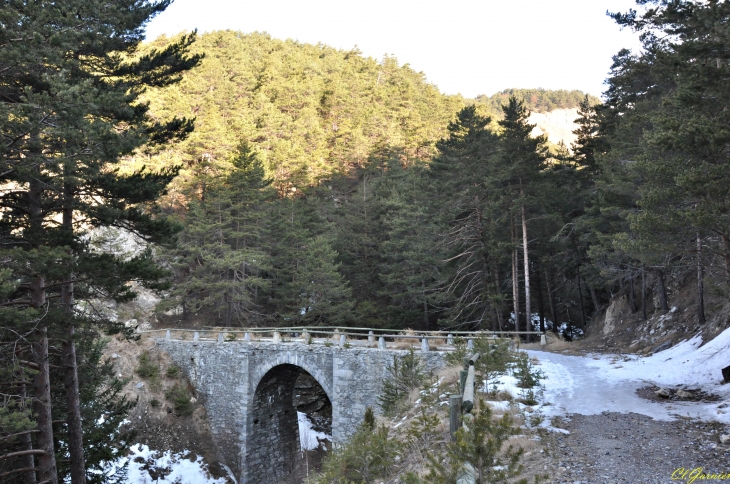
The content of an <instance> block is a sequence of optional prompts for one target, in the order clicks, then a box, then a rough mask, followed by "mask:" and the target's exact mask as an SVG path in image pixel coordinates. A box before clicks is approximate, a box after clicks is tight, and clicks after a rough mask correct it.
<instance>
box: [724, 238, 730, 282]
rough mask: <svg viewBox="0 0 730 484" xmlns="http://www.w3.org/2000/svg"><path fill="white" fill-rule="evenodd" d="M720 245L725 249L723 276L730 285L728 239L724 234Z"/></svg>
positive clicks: (729, 244)
mask: <svg viewBox="0 0 730 484" xmlns="http://www.w3.org/2000/svg"><path fill="white" fill-rule="evenodd" d="M722 245H723V247H724V248H725V253H724V256H725V275H726V276H727V279H728V282H729V283H730V239H728V238H727V235H725V234H723V235H722Z"/></svg>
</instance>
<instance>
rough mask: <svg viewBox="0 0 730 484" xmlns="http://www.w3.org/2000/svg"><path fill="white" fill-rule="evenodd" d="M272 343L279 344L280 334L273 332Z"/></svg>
mask: <svg viewBox="0 0 730 484" xmlns="http://www.w3.org/2000/svg"><path fill="white" fill-rule="evenodd" d="M274 343H281V334H279V332H278V331H274Z"/></svg>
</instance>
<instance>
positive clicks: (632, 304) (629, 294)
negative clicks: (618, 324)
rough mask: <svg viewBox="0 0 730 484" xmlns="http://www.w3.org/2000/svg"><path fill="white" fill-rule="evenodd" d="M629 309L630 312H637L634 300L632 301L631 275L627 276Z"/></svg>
mask: <svg viewBox="0 0 730 484" xmlns="http://www.w3.org/2000/svg"><path fill="white" fill-rule="evenodd" d="M628 296H629V307H630V308H631V312H632V313H635V312H636V311H637V309H636V300H635V299H634V275H633V274H631V275H630V276H629V293H628Z"/></svg>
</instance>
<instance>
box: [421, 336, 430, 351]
mask: <svg viewBox="0 0 730 484" xmlns="http://www.w3.org/2000/svg"><path fill="white" fill-rule="evenodd" d="M429 351H431V348H429V346H428V338H423V339H422V340H421V353H428V352H429Z"/></svg>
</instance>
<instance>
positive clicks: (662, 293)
mask: <svg viewBox="0 0 730 484" xmlns="http://www.w3.org/2000/svg"><path fill="white" fill-rule="evenodd" d="M656 277H657V282H658V283H659V302H660V304H661V305H662V310H664V311H669V301H668V300H667V288H666V286H665V284H664V272H662V270H661V269H658V270H657V274H656Z"/></svg>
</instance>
